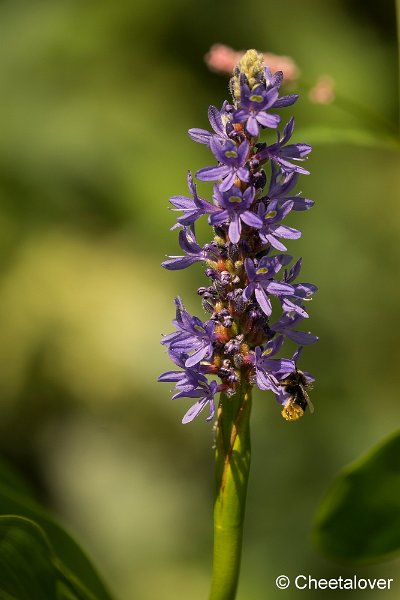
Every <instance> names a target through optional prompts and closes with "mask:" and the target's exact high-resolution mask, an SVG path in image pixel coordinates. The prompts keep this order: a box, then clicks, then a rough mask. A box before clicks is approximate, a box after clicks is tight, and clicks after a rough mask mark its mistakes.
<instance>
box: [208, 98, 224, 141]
mask: <svg viewBox="0 0 400 600" xmlns="http://www.w3.org/2000/svg"><path fill="white" fill-rule="evenodd" d="M208 120H209V121H210V125H211V127H212V128H213V129H214V131H215V133H218V134H219V135H221V136H224V135H225V131H224V126H223V124H222V119H221V114H220V112H219V110H218V108H216V107H215V106H212V105H211V106H210V107H209V109H208Z"/></svg>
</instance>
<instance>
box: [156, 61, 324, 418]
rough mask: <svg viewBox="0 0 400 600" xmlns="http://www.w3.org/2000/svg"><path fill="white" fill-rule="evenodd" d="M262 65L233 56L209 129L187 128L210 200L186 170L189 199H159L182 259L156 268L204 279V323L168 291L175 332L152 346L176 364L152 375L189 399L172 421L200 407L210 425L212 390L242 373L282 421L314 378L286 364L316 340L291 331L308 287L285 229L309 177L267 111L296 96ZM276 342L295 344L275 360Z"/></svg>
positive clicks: (232, 384)
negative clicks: (283, 90) (201, 269)
mask: <svg viewBox="0 0 400 600" xmlns="http://www.w3.org/2000/svg"><path fill="white" fill-rule="evenodd" d="M262 61H263V56H262V55H260V54H258V53H257V52H256V51H255V50H249V51H248V52H247V53H246V54H245V55H244V56H243V57H242V59H241V60H240V62H239V64H238V67H237V68H236V69H235V71H234V74H233V77H232V79H231V84H230V88H231V91H232V95H233V103H232V104H229V103H228V102H227V101H225V102H224V103H223V105H222V107H221V109H217V108H216V107H215V106H210V107H209V110H208V117H209V121H210V125H211V128H212V132H210V131H208V130H204V129H190V130H189V135H190V137H191V138H192V139H193V140H194V141H196V142H198V143H201V144H205V145H207V146H208V147H209V149H210V151H211V153H212V154H213V156H214V158H215V160H216V162H217V164H216V165H215V164H214V165H210V166H207V167H204V168H202V169H200V170H199V171H197V173H196V178H197V179H198V180H199V181H211V182H215V184H214V187H213V198H212V203H211V202H209V201H208V200H206V199H204V198H202V197H201V196H200V195H199V194H198V192H197V186H196V184H195V183H194V180H193V177H192V174H191V173H190V172H188V176H187V183H188V188H189V194H190V195H189V196H173V197H172V198H171V199H170V202H171V204H172V206H173V210H175V211H178V212H179V213H181V214H179V216H178V217H177V221H176V223H175V225H174V226H173V227H172V229H175V228H179V245H180V247H181V249H182V250H183V255H180V256H170V257H168V258H167V260H166V261H164V262H163V267H164V268H166V269H169V270H178V269H184V268H186V267H188V266H190V265H191V264H194V263H196V262H202V263H203V264H204V265H205V267H206V270H205V275H206V276H207V277H208V279H209V285H208V286H203V287H200V288H199V289H198V295H199V296H200V297H201V298H202V304H203V308H204V310H205V311H206V312H207V313H208V314H209V318H208V319H206V320H205V321H203V320H201V319H200V318H198V317H195V316H192V315H191V314H190V313H189V312H188V311H187V310H186V308H185V307H184V305H183V303H182V300H181V299H180V298H176V299H175V305H176V318H175V320H174V321H173V324H174V326H175V331H174V332H173V333H171V334H169V335H166V336H164V337H163V338H162V342H161V343H162V344H163V345H164V346H165V347H166V348H167V350H168V353H169V355H170V357H171V359H172V361H173V362H174V363H175V365H176V366H177V367H178V369H174V370H171V371H167V372H166V373H163V374H162V375H160V377H159V381H164V382H172V383H174V384H175V390H174V394H173V399H176V398H183V397H185V398H191V399H193V400H194V401H195V403H194V404H193V406H191V408H190V409H189V410H188V411H187V413H186V414H185V416H184V417H183V421H182V422H183V423H188V422H190V421H192V420H193V419H194V418H195V417H196V416H197V415H199V414H200V412H201V411H202V410H203V409H205V408H206V407H208V411H209V415H208V417H207V420H209V421H210V420H213V419H214V415H215V395H216V394H217V393H218V392H224V393H225V394H226V395H227V396H228V397H230V396H232V395H233V394H235V393H236V390H237V389H238V387H239V385H240V384H241V382H242V381H243V380H246V381H247V382H248V383H249V384H250V385H257V386H258V387H259V388H260V389H261V390H271V391H272V392H273V393H274V394H275V397H276V399H277V401H278V402H279V404H280V405H282V406H283V411H284V416H285V418H286V419H288V420H295V419H297V418H298V417H299V416H300V415H301V414H303V412H304V408H305V404H304V406H302V404H303V400H304V395H305V397H307V398H308V396H307V393H306V391H305V390H303V387H304V386H307V384H308V383H309V382H311V381H313V380H314V378H313V377H312V375H311V374H310V373H307V372H305V373H303V372H301V371H298V370H297V360H298V358H299V355H300V352H301V350H302V347H303V346H305V345H308V344H311V343H313V342H315V341H316V340H317V339H318V338H317V337H316V336H315V335H313V334H311V333H309V332H304V331H301V330H299V329H297V326H298V325H299V324H300V323H301V322H302V321H303V320H304V319H307V318H308V312H307V310H306V304H307V302H308V301H310V300H311V298H312V296H313V294H314V292H315V291H316V289H317V288H316V286H315V285H313V284H311V283H305V282H299V281H298V280H297V279H298V276H299V274H300V270H301V259H298V260H297V261H295V262H294V263H293V262H292V261H293V257H292V256H290V255H289V254H287V253H286V250H287V248H286V246H285V241H286V240H295V239H298V238H299V237H300V236H301V232H300V231H299V230H298V229H295V228H293V227H290V226H288V225H286V224H284V222H285V219H286V217H287V216H288V215H289V214H290V213H291V211H305V210H308V209H309V208H311V207H312V206H313V204H314V202H313V201H312V200H310V199H309V198H304V197H302V196H300V195H299V194H296V193H294V192H293V188H294V187H295V185H296V183H297V180H298V178H299V175H300V174H308V171H307V170H306V169H305V168H304V167H303V166H301V165H300V164H299V163H301V162H303V161H304V160H305V159H306V158H307V156H308V154H309V152H310V151H311V147H310V146H309V145H308V144H303V143H300V144H299V143H297V144H296V143H290V139H291V136H292V134H293V131H294V119H293V118H290V119H289V120H288V122H287V123H286V124H285V125H284V127H283V130H282V132H280V131H279V129H278V127H279V126H280V123H281V117H280V115H279V114H277V113H275V112H274V111H275V110H277V109H281V108H286V107H288V106H290V105H292V104H293V103H294V102H295V101H296V100H297V95H295V94H290V95H286V96H279V89H280V86H281V83H282V73H281V72H279V71H278V72H277V73H275V74H272V73H271V71H270V70H269V69H268V67H264V65H263V62H262ZM271 111H272V112H271ZM271 129H272V130H275V131H276V132H277V135H276V141H275V142H273V143H268V142H267V141H261V140H260V136H261V133H262V132H263V131H264V130H271ZM204 216H206V217H207V219H208V222H209V224H210V225H211V226H212V227H213V232H214V236H213V239H212V240H211V241H210V242H208V243H206V244H205V245H204V246H202V245H200V244H199V242H198V241H197V238H196V233H195V223H196V221H197V220H198V219H199V218H201V217H204ZM290 263H292V266H290V267H289V264H290ZM285 338H288V339H290V340H292V341H293V342H295V344H297V346H298V348H297V350H296V352H295V353H294V354H293V356H292V357H291V358H278V356H277V355H278V353H279V352H280V350H281V348H282V345H283V343H284V340H285ZM295 373H296V374H299V375H298V376H297V377H296V378H293V375H294V374H295ZM291 378H292V379H291ZM295 380H296V381H297V380H298V381H299V382H300V383H299V384H297V383H296V384H295V383H294V381H295ZM289 381H290V382H291V383H290V385H289V384H288V383H287V382H289ZM283 382H286V383H283ZM293 390H294V392H293ZM303 392H304V395H302V394H303ZM297 397H298V399H297ZM298 409H299V410H298ZM290 415H293V417H292V418H291V417H290Z"/></svg>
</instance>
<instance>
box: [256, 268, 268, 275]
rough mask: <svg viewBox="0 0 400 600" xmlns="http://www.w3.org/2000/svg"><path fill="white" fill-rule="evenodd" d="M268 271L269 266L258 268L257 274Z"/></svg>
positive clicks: (263, 273)
mask: <svg viewBox="0 0 400 600" xmlns="http://www.w3.org/2000/svg"><path fill="white" fill-rule="evenodd" d="M266 273H268V269H267V267H263V268H261V269H257V275H265V274H266Z"/></svg>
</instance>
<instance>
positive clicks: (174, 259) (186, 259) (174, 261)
mask: <svg viewBox="0 0 400 600" xmlns="http://www.w3.org/2000/svg"><path fill="white" fill-rule="evenodd" d="M199 260H203V259H202V257H197V256H196V257H194V256H170V257H169V260H165V261H164V262H163V263H161V266H162V267H164V269H167V270H168V271H178V270H179V269H186V267H190V265H193V263H195V262H197V261H199Z"/></svg>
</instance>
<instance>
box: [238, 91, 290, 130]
mask: <svg viewBox="0 0 400 600" xmlns="http://www.w3.org/2000/svg"><path fill="white" fill-rule="evenodd" d="M278 95H279V88H277V87H273V88H271V89H270V90H268V91H267V90H266V88H265V85H258V86H256V87H255V88H253V89H252V90H251V89H250V87H249V86H248V85H247V84H246V83H243V84H242V86H241V94H240V96H241V102H240V106H241V108H240V109H239V110H237V111H236V112H235V113H234V115H233V118H234V119H235V121H237V122H238V123H243V124H245V126H246V131H247V133H248V134H249V135H251V136H252V137H255V136H258V134H259V132H260V126H261V127H270V128H272V129H276V127H278V125H279V122H280V120H281V119H280V117H279V116H278V115H271V114H269V113H267V112H266V111H267V109H269V108H272V107H274V105H275V103H276V101H277V99H278Z"/></svg>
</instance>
